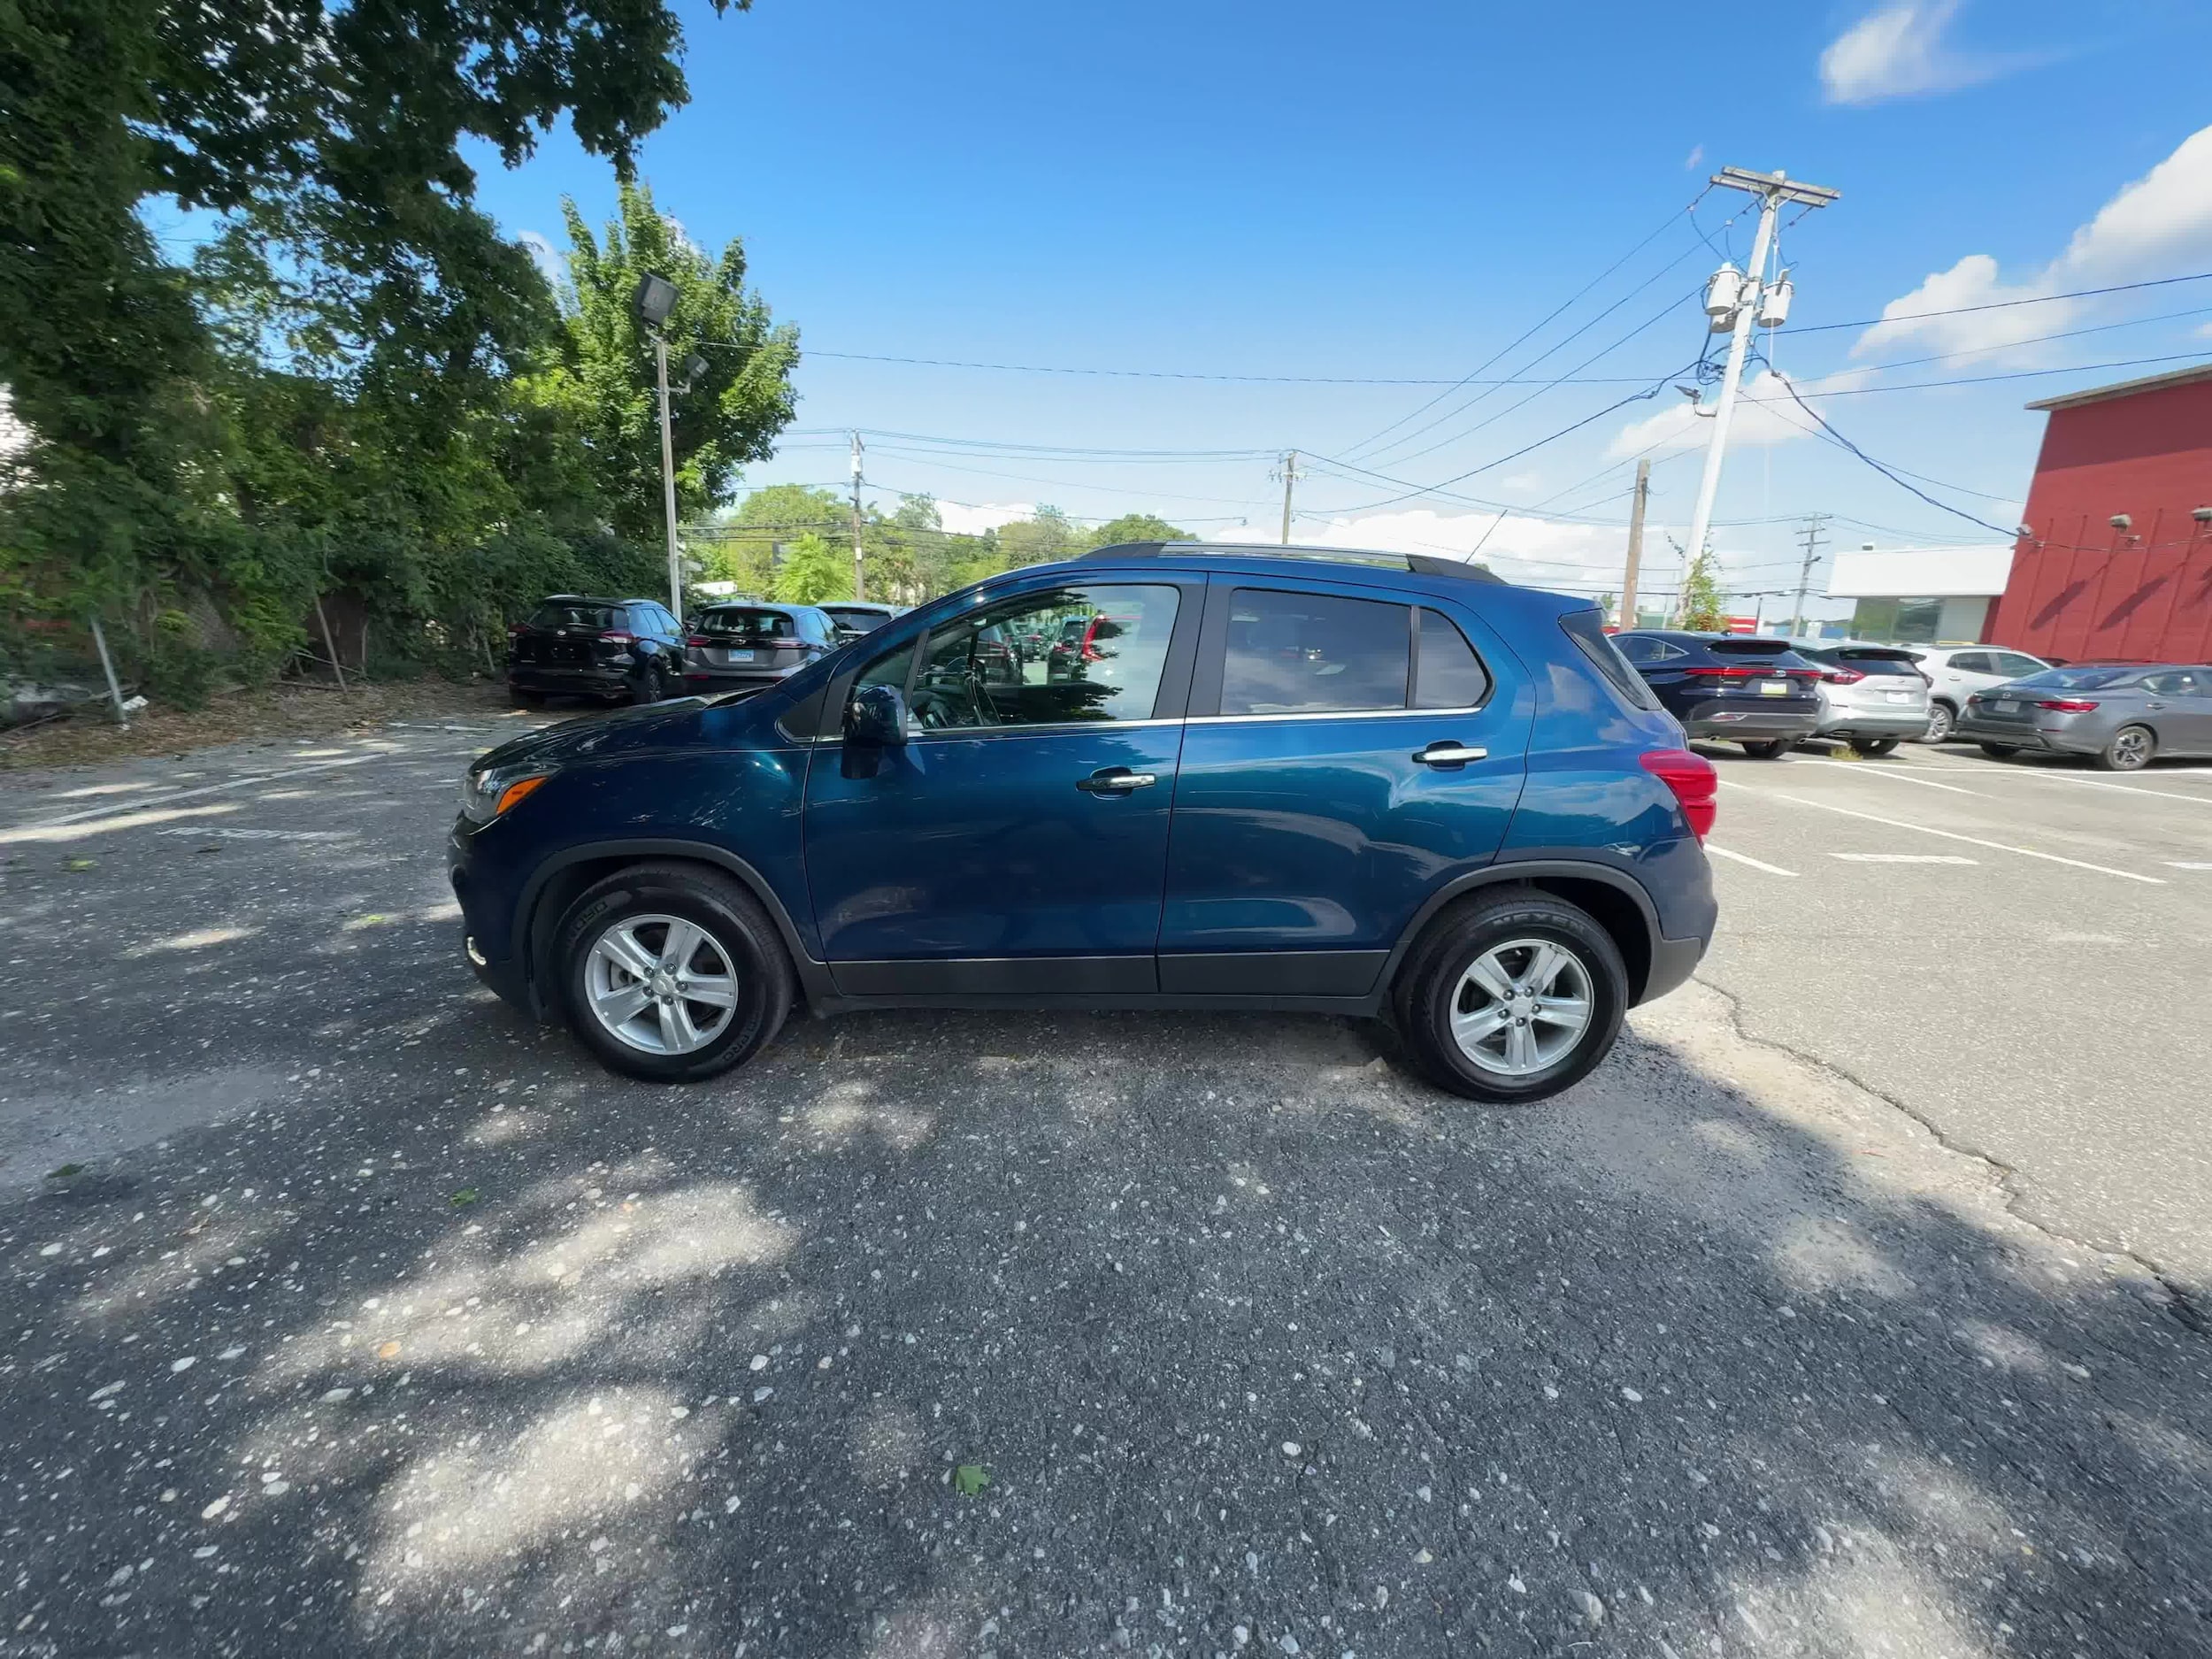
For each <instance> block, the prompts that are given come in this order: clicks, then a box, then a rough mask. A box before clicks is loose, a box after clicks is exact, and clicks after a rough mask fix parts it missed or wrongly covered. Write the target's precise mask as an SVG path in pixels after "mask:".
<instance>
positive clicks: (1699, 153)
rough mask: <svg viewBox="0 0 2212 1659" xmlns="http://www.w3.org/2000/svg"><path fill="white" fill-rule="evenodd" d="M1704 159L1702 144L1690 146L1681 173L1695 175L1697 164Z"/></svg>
mask: <svg viewBox="0 0 2212 1659" xmlns="http://www.w3.org/2000/svg"><path fill="white" fill-rule="evenodd" d="M1704 159H1705V146H1704V145H1702V144H1693V145H1691V146H1690V156H1689V159H1688V160H1686V161H1685V162H1684V163H1683V164H1682V171H1683V172H1685V173H1695V172H1696V171H1697V165H1698V163H1700V162H1701V161H1703V160H1704Z"/></svg>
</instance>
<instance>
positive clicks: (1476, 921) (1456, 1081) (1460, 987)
mask: <svg viewBox="0 0 2212 1659" xmlns="http://www.w3.org/2000/svg"><path fill="white" fill-rule="evenodd" d="M1392 1002H1393V1011H1394V1014H1395V1016H1396V1020H1397V1026H1398V1031H1399V1033H1400V1035H1401V1036H1402V1037H1403V1038H1404V1040H1405V1043H1406V1047H1407V1048H1408V1050H1409V1053H1410V1055H1411V1056H1412V1059H1413V1061H1414V1063H1415V1064H1416V1065H1417V1066H1418V1067H1419V1069H1420V1070H1421V1071H1422V1072H1423V1074H1424V1075H1425V1076H1426V1077H1427V1078H1428V1079H1429V1080H1430V1081H1432V1082H1433V1083H1435V1084H1436V1085H1437V1086H1438V1087H1441V1088H1446V1089H1449V1090H1450V1091H1451V1092H1452V1093H1453V1094H1463V1095H1465V1096H1466V1097H1467V1098H1468V1099H1470V1100H1479V1101H1490V1102H1500V1103H1506V1102H1521V1101H1537V1100H1542V1099H1544V1098H1545V1097H1546V1096H1547V1095H1551V1094H1557V1093H1558V1092H1559V1091H1560V1090H1562V1089H1563V1088H1566V1087H1569V1086H1570V1085H1571V1084H1573V1083H1575V1082H1577V1081H1578V1080H1579V1079H1582V1078H1583V1077H1585V1076H1586V1075H1587V1074H1588V1073H1589V1071H1591V1069H1592V1068H1593V1067H1594V1066H1595V1065H1596V1064H1598V1063H1599V1062H1600V1061H1601V1060H1602V1059H1604V1058H1605V1056H1606V1055H1607V1054H1608V1053H1609V1051H1610V1050H1611V1048H1612V1047H1613V1042H1614V1039H1615V1038H1616V1037H1617V1036H1618V1035H1619V1034H1620V1028H1621V1017H1622V1015H1623V1014H1624V1012H1625V1011H1626V1010H1627V1007H1628V971H1627V968H1626V967H1625V966H1624V964H1623V963H1622V961H1621V953H1620V950H1619V949H1618V947H1617V946H1616V945H1615V944H1614V943H1613V941H1612V938H1611V936H1610V935H1609V934H1608V933H1606V931H1605V929H1604V928H1602V927H1601V926H1599V925H1598V924H1597V922H1596V921H1595V920H1594V919H1593V918H1591V916H1590V915H1589V913H1588V912H1587V911H1586V910H1581V909H1579V908H1578V907H1577V906H1575V905H1572V904H1569V903H1568V902H1565V901H1564V900H1563V899H1555V898H1553V897H1552V896H1551V895H1549V894H1546V893H1540V892H1537V891H1534V890H1532V889H1529V888H1522V887H1517V888H1512V889H1509V890H1507V891H1502V892H1498V893H1494V894H1491V895H1486V896H1484V897H1480V898H1476V899H1472V900H1470V901H1468V902H1465V903H1463V904H1460V905H1457V906H1455V907H1454V908H1452V909H1450V910H1446V911H1445V912H1444V914H1443V915H1441V916H1440V917H1439V918H1437V919H1436V920H1435V921H1434V922H1433V923H1432V924H1431V925H1430V927H1429V930H1428V932H1427V933H1425V935H1424V936H1423V938H1422V940H1421V941H1420V942H1419V944H1417V946H1416V947H1415V948H1414V950H1413V952H1412V954H1411V955H1410V956H1408V957H1407V959H1406V964H1405V966H1404V968H1403V969H1402V971H1401V972H1400V973H1399V975H1398V980H1397V984H1396V986H1395V987H1394V991H1393V993H1392Z"/></svg>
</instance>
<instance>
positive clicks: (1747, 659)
mask: <svg viewBox="0 0 2212 1659" xmlns="http://www.w3.org/2000/svg"><path fill="white" fill-rule="evenodd" d="M1613 642H1614V643H1615V644H1616V645H1617V646H1619V647H1620V649H1621V655H1622V656H1624V657H1626V658H1628V660H1629V661H1630V662H1631V663H1632V664H1635V667H1636V672H1638V673H1640V674H1641V675H1642V676H1643V678H1644V683H1645V684H1647V685H1648V686H1649V687H1651V689H1652V691H1653V693H1654V694H1655V695H1656V696H1657V697H1658V699H1659V702H1660V704H1661V706H1662V707H1663V708H1664V709H1665V710H1667V712H1668V713H1670V714H1671V715H1673V716H1674V718H1676V719H1678V720H1679V721H1681V722H1682V729H1683V731H1685V732H1686V733H1688V734H1689V735H1690V736H1692V737H1694V738H1721V739H1724V740H1725V741H1729V742H1732V743H1741V744H1742V745H1743V749H1744V753H1745V754H1747V755H1750V756H1753V757H1756V758H1757V759H1760V760H1779V759H1780V758H1781V757H1783V756H1784V755H1786V754H1787V753H1789V750H1790V746H1791V745H1792V744H1793V743H1795V742H1796V741H1797V740H1798V739H1799V738H1801V737H1810V736H1811V735H1812V734H1813V733H1814V731H1815V730H1816V729H1817V727H1818V726H1819V725H1820V717H1821V713H1822V710H1823V708H1824V704H1823V703H1822V702H1821V700H1820V677H1821V675H1822V673H1823V672H1824V670H1823V669H1822V667H1821V666H1820V664H1817V663H1809V662H1807V661H1806V660H1805V659H1804V658H1803V657H1800V656H1799V655H1798V654H1797V653H1796V652H1795V651H1793V650H1792V649H1790V642H1789V641H1787V640H1773V639H1762V638H1760V637H1759V636H1757V635H1756V634H1693V633H1690V632H1688V631H1686V630H1680V629H1672V630H1665V631H1661V630H1656V629H1649V628H1642V629H1634V630H1631V631H1629V632H1626V633H1623V634H1616V635H1614V637H1613Z"/></svg>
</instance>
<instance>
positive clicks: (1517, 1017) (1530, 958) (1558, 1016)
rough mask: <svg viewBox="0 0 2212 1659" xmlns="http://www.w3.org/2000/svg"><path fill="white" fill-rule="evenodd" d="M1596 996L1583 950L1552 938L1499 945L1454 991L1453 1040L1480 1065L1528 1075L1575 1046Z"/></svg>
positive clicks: (1472, 966) (1506, 1073)
mask: <svg viewBox="0 0 2212 1659" xmlns="http://www.w3.org/2000/svg"><path fill="white" fill-rule="evenodd" d="M1593 1002H1594V998H1593V996H1592V993H1591V983H1590V970H1589V968H1588V967H1587V966H1586V965H1585V964H1584V963H1583V961H1582V958H1581V957H1579V956H1576V955H1575V953H1574V952H1573V951H1572V950H1571V949H1568V948H1567V947H1566V946H1564V945H1563V944H1561V943H1559V942H1558V941H1556V940H1551V939H1514V940H1509V941H1506V942H1505V943H1503V944H1500V945H1493V946H1492V947H1491V948H1490V949H1487V950H1486V951H1484V952H1483V953H1482V955H1480V956H1477V957H1476V958H1475V959H1474V961H1473V962H1472V963H1471V964H1469V966H1468V968H1467V971H1466V972H1464V973H1463V974H1462V975H1461V976H1460V979H1459V984H1458V985H1457V986H1456V987H1454V989H1453V991H1452V1002H1451V1021H1452V1040H1453V1041H1455V1042H1456V1043H1457V1044H1458V1045H1459V1051H1460V1053H1462V1054H1463V1055H1464V1056H1467V1058H1468V1059H1469V1060H1470V1061H1471V1062H1472V1063H1473V1064H1475V1065H1477V1066H1479V1067H1480V1068H1481V1069H1482V1070H1483V1071H1489V1072H1492V1073H1494V1074H1495V1075H1497V1076H1499V1077H1528V1076H1530V1075H1532V1074H1533V1073H1535V1072H1538V1071H1543V1070H1545V1069H1546V1068H1547V1067H1548V1066H1552V1065H1555V1064H1558V1063H1559V1062H1560V1061H1562V1060H1563V1059H1565V1058H1566V1057H1567V1056H1569V1055H1570V1054H1571V1053H1572V1052H1573V1051H1574V1048H1575V1046H1576V1045H1577V1044H1578V1043H1579V1042H1580V1041H1582V1036H1583V1033H1585V1032H1586V1031H1587V1030H1589V1028H1590V1018H1591V1010H1592V1006H1593Z"/></svg>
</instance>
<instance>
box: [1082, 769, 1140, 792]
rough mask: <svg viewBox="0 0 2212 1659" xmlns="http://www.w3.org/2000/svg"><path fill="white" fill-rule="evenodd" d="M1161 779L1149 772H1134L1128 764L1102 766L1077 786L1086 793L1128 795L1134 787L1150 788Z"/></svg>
mask: <svg viewBox="0 0 2212 1659" xmlns="http://www.w3.org/2000/svg"><path fill="white" fill-rule="evenodd" d="M1159 781H1160V780H1159V779H1158V778H1157V777H1156V776H1154V775H1153V774H1152V773H1151V772H1132V771H1130V770H1129V768H1128V767H1126V766H1101V767H1100V768H1099V769H1098V770H1097V771H1096V772H1093V773H1092V774H1091V775H1090V776H1089V777H1087V778H1084V779H1081V780H1078V781H1077V783H1076V786H1075V787H1077V788H1079V789H1080V790H1081V791H1082V792H1083V793H1084V794H1085V795H1127V794H1128V793H1129V792H1130V791H1131V790H1133V789H1148V788H1150V787H1152V786H1153V785H1154V784H1156V783H1157V782H1159Z"/></svg>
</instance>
